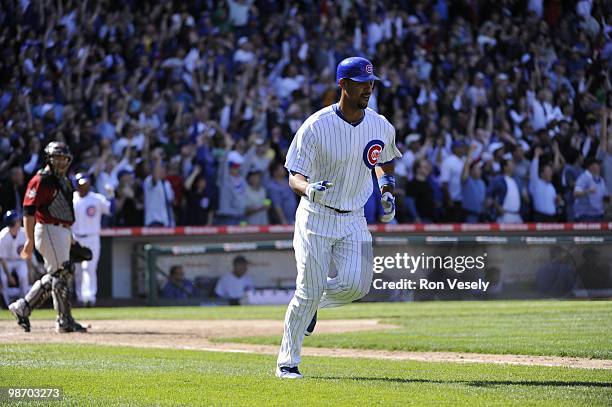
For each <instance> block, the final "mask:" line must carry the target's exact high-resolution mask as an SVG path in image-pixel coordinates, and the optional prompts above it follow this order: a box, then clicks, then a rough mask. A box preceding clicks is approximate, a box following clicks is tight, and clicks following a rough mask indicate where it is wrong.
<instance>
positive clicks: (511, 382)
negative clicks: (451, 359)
mask: <svg viewBox="0 0 612 407" xmlns="http://www.w3.org/2000/svg"><path fill="white" fill-rule="evenodd" d="M312 378H313V379H322V380H353V381H377V382H389V383H403V384H410V383H437V384H464V385H466V386H472V387H493V386H535V387H540V386H542V387H549V386H553V387H567V386H582V387H604V388H605V387H612V382H578V381H568V382H562V381H558V380H543V381H526V380H429V379H404V378H401V377H340V376H312Z"/></svg>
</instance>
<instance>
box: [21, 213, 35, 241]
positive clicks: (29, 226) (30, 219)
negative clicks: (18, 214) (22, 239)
mask: <svg viewBox="0 0 612 407" xmlns="http://www.w3.org/2000/svg"><path fill="white" fill-rule="evenodd" d="M35 225H36V218H35V217H34V216H31V215H26V216H24V217H23V228H24V229H25V234H26V238H27V239H28V240H29V241H30V242H33V241H34V226H35Z"/></svg>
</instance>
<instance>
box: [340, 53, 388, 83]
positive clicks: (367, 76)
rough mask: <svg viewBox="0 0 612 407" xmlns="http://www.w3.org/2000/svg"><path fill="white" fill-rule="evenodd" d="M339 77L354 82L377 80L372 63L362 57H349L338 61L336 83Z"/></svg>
mask: <svg viewBox="0 0 612 407" xmlns="http://www.w3.org/2000/svg"><path fill="white" fill-rule="evenodd" d="M340 79H350V80H353V81H355V82H369V81H377V80H379V78H378V76H376V75H374V65H372V63H371V62H370V61H368V60H367V59H365V58H362V57H349V58H345V59H343V60H342V61H340V63H339V64H338V67H337V68H336V84H339V83H340Z"/></svg>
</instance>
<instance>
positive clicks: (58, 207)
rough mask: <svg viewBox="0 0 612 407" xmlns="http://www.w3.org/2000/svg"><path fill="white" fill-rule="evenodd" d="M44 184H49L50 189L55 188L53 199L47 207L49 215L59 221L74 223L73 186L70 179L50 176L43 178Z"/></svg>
mask: <svg viewBox="0 0 612 407" xmlns="http://www.w3.org/2000/svg"><path fill="white" fill-rule="evenodd" d="M43 182H45V183H49V185H50V187H51V188H54V193H53V198H52V200H51V202H50V203H49V205H48V206H47V210H48V211H49V214H50V215H51V216H53V217H54V218H56V219H58V220H61V221H64V222H69V223H73V222H74V207H73V206H72V186H71V185H70V181H69V180H68V178H66V177H62V178H58V177H56V176H54V175H51V174H49V175H46V176H45V177H44V178H43Z"/></svg>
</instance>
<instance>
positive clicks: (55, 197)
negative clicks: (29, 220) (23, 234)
mask: <svg viewBox="0 0 612 407" xmlns="http://www.w3.org/2000/svg"><path fill="white" fill-rule="evenodd" d="M73 192H74V190H73V188H72V184H71V183H70V181H69V180H68V178H66V177H61V178H60V177H57V176H55V175H53V174H52V173H51V172H49V171H46V170H41V171H38V173H36V175H34V177H33V178H32V179H31V180H30V182H29V183H28V188H27V190H26V193H25V198H24V199H23V207H24V209H25V212H26V214H28V213H31V212H33V210H35V211H36V212H35V215H34V216H35V218H36V222H37V223H51V224H55V223H59V224H62V225H65V226H70V225H72V224H73V223H74V207H73V205H72V195H73Z"/></svg>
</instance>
